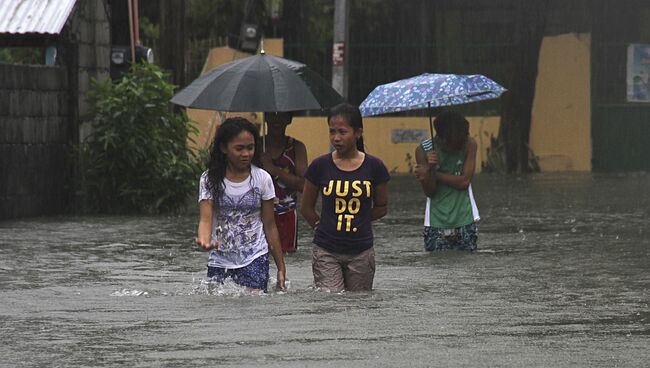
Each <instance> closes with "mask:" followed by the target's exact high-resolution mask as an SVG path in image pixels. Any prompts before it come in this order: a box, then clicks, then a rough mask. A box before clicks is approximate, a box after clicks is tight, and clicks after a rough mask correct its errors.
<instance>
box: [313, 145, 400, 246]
mask: <svg viewBox="0 0 650 368" xmlns="http://www.w3.org/2000/svg"><path fill="white" fill-rule="evenodd" d="M305 179H307V180H309V181H310V182H311V183H312V184H314V185H316V186H317V187H318V188H319V192H320V195H321V196H322V206H321V214H320V223H319V224H318V227H317V228H316V233H315V234H314V244H316V245H318V246H319V247H322V248H324V249H326V250H328V251H330V252H333V253H343V254H359V253H361V252H363V251H364V250H366V249H370V248H372V245H373V236H372V226H371V221H372V218H371V210H372V203H373V197H374V188H375V187H376V186H377V185H379V184H382V183H386V182H387V181H388V180H390V175H389V174H388V170H387V169H386V166H385V165H384V163H383V162H382V161H381V160H380V159H378V158H377V157H374V156H371V155H369V154H366V157H365V158H364V160H363V163H362V164H361V166H359V168H357V169H356V170H353V171H343V170H341V169H339V168H338V167H336V165H335V164H334V160H333V159H332V154H331V153H328V154H326V155H323V156H320V157H318V158H316V159H315V160H314V161H312V163H311V164H310V165H309V168H307V172H306V173H305Z"/></svg>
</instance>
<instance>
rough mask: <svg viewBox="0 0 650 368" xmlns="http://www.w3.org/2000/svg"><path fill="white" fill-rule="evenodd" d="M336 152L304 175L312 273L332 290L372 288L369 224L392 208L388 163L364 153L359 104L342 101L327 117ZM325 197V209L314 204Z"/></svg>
mask: <svg viewBox="0 0 650 368" xmlns="http://www.w3.org/2000/svg"><path fill="white" fill-rule="evenodd" d="M327 124H328V126H329V138H330V144H331V145H332V147H334V151H333V152H332V153H328V154H325V155H322V156H320V157H318V158H316V159H315V160H314V161H313V162H312V163H311V165H309V168H307V172H306V173H305V186H304V188H303V197H302V204H301V213H302V215H303V217H304V218H305V220H307V222H308V223H309V224H310V225H311V226H312V227H313V228H314V229H315V234H314V246H313V250H312V271H313V274H314V283H315V285H316V287H318V288H321V289H323V290H328V291H341V290H348V291H357V290H372V284H373V280H374V276H375V251H374V248H373V245H374V244H373V243H374V242H373V234H372V224H371V222H372V221H374V220H377V219H379V218H382V217H384V216H385V215H386V213H387V212H388V210H387V205H388V181H389V180H390V175H389V174H388V170H387V169H386V166H385V165H384V163H383V162H382V161H381V160H380V159H378V158H377V157H374V156H371V155H369V154H367V153H365V152H364V149H363V136H362V134H363V122H362V118H361V113H360V112H359V109H358V108H357V107H356V106H352V105H348V104H341V105H337V106H335V107H333V108H332V110H331V111H330V113H329V116H328V118H327ZM319 195H321V198H322V199H321V209H322V211H321V213H320V214H319V213H317V212H316V209H315V206H316V200H317V199H318V196H319Z"/></svg>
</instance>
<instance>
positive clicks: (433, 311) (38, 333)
mask: <svg viewBox="0 0 650 368" xmlns="http://www.w3.org/2000/svg"><path fill="white" fill-rule="evenodd" d="M649 188H650V175H648V174H626V175H613V174H612V175H610V174H608V175H600V174H539V175H531V176H528V177H525V178H515V177H502V176H497V175H478V176H477V177H476V178H475V180H474V192H475V195H476V199H477V202H478V206H479V209H480V211H481V216H482V218H483V219H482V221H481V222H480V225H479V251H478V252H477V253H474V254H466V253H458V252H442V253H427V252H425V251H424V250H423V247H422V237H421V232H422V225H421V224H422V215H423V212H424V203H423V199H422V196H421V195H420V192H419V188H418V186H417V184H416V182H415V180H414V179H413V178H412V177H409V176H405V177H399V176H398V177H393V179H392V181H391V184H390V192H391V197H390V200H391V203H390V207H389V214H388V216H387V217H386V218H384V219H382V220H380V221H378V222H376V223H375V236H376V247H375V249H376V252H377V274H376V278H375V290H374V291H372V292H367V293H339V294H331V293H325V292H318V291H316V290H314V289H313V288H312V286H311V283H312V278H311V262H310V261H311V258H310V257H311V251H310V241H311V230H309V229H308V228H307V227H306V226H305V225H304V223H301V225H300V239H299V251H298V252H297V253H296V254H293V255H290V256H288V257H287V258H286V261H287V267H288V273H287V276H288V279H289V281H290V287H289V290H288V291H287V292H285V293H278V292H273V291H272V292H270V293H269V294H266V295H251V294H249V293H246V292H245V291H242V290H240V289H239V288H238V287H236V286H235V285H228V284H226V285H224V286H215V285H210V284H209V283H206V282H205V280H204V276H205V270H206V269H205V264H206V258H207V255H206V254H205V253H204V252H202V251H200V250H199V249H198V248H197V247H196V246H194V244H193V239H194V236H195V230H196V224H197V217H198V215H197V211H196V209H195V208H192V209H191V210H188V213H187V214H185V215H182V216H174V217H136V216H132V217H124V216H120V217H117V216H113V217H108V216H102V217H54V218H38V219H26V220H17V221H5V222H0V340H1V341H2V343H1V344H0V366H2V367H35V366H42V367H72V366H74V367H117V366H123V367H207V366H233V367H355V368H360V367H381V366H384V367H617V366H618V367H648V366H650V306H649V304H650V292H649V288H650V241H649V240H648V237H649V235H650V226H649V225H650V220H649V217H650V190H649ZM271 275H275V271H274V267H273V266H272V271H271Z"/></svg>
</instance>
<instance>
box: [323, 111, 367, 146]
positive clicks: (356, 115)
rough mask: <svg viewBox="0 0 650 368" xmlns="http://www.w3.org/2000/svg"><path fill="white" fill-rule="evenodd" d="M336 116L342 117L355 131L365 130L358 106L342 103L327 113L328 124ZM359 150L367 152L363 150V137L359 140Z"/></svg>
mask: <svg viewBox="0 0 650 368" xmlns="http://www.w3.org/2000/svg"><path fill="white" fill-rule="evenodd" d="M335 116H340V117H342V118H343V119H345V120H346V121H347V122H348V124H350V126H351V127H352V129H354V130H355V131H356V130H359V129H363V118H362V117H361V111H359V108H358V107H357V106H354V105H350V104H349V103H341V104H338V105H336V106H334V107H332V108H331V109H330V110H329V112H328V113H327V122H328V123H329V121H330V119H331V118H333V117H335ZM357 149H358V150H359V151H361V152H365V150H364V148H363V136H361V137H359V139H357Z"/></svg>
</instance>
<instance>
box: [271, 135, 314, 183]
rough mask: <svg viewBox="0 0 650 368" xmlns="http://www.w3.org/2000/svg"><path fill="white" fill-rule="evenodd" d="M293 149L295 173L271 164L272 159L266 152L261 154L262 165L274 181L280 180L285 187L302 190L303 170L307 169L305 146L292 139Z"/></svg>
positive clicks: (303, 181)
mask: <svg viewBox="0 0 650 368" xmlns="http://www.w3.org/2000/svg"><path fill="white" fill-rule="evenodd" d="M294 150H295V154H296V156H295V165H296V173H295V174H292V173H290V172H288V171H285V170H282V169H281V168H279V167H277V166H275V165H273V161H272V160H271V157H270V156H269V155H268V153H263V154H262V156H261V159H262V165H263V166H264V170H266V171H267V172H268V173H269V174H271V176H272V177H273V180H274V181H281V182H282V183H283V184H284V185H286V186H287V187H289V188H291V189H293V190H297V191H299V192H302V189H303V186H304V183H305V171H307V148H306V147H305V145H304V144H303V143H302V142H300V141H298V140H296V141H294Z"/></svg>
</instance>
